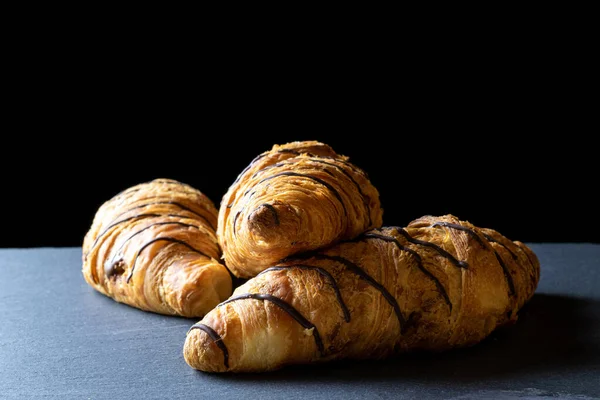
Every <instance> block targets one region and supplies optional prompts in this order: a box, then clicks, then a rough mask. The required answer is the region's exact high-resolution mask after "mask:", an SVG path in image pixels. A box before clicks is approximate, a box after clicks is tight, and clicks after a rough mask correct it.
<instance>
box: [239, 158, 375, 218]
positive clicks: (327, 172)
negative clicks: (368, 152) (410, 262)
mask: <svg viewBox="0 0 600 400" xmlns="http://www.w3.org/2000/svg"><path fill="white" fill-rule="evenodd" d="M308 160H309V161H311V162H314V163H319V164H324V165H328V166H331V167H334V168H335V169H337V170H338V171H340V172H341V173H342V174H344V175H345V176H346V177H347V178H348V179H350V181H351V182H352V183H353V184H354V186H355V187H356V189H357V191H358V193H359V194H360V196H361V198H362V202H363V205H364V206H365V210H366V211H367V215H368V217H369V224H368V225H367V227H369V226H371V224H372V223H373V220H372V219H371V210H370V207H369V202H368V201H367V196H366V195H365V193H364V192H363V191H362V189H361V187H360V185H359V184H358V182H356V180H355V179H354V178H353V177H352V175H350V174H349V173H348V171H346V170H345V169H344V168H342V167H340V166H339V165H336V164H334V163H332V162H328V161H324V160H323V159H322V157H319V156H315V155H311V157H310V158H309V159H308ZM331 160H332V161H339V162H341V161H342V160H339V159H335V158H332V159H331ZM294 164H295V162H293V161H292V162H280V163H277V164H273V165H269V166H267V167H265V168H263V169H261V170H259V171H256V172H255V173H254V175H252V178H254V177H256V176H257V175H258V174H259V173H262V172H264V171H267V170H269V169H271V168H276V167H283V166H285V165H294ZM298 169H300V168H298ZM320 171H323V172H325V173H326V174H328V175H329V176H332V177H334V178H335V175H334V174H333V173H332V172H331V171H329V170H328V169H326V168H323V169H320ZM250 190H251V189H248V190H247V191H246V192H245V193H244V195H246V194H248V192H249V191H250Z"/></svg>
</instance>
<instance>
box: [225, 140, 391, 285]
mask: <svg viewBox="0 0 600 400" xmlns="http://www.w3.org/2000/svg"><path fill="white" fill-rule="evenodd" d="M381 219H382V209H381V207H380V203H379V193H378V192H377V189H375V187H373V185H372V184H371V182H370V181H369V178H368V177H367V175H366V174H365V173H364V172H363V171H361V170H360V169H358V168H357V167H355V166H354V165H353V164H351V163H350V162H349V161H348V158H347V157H344V156H341V155H338V154H336V153H335V152H334V151H333V150H332V149H331V147H329V146H327V145H325V144H323V143H319V142H315V141H309V142H294V143H288V144H285V145H281V146H274V147H273V149H272V150H270V151H267V152H265V153H263V154H261V155H259V156H258V157H256V158H255V159H254V161H252V163H251V164H250V165H249V166H248V167H247V168H246V169H245V170H244V171H243V172H242V173H241V174H240V175H239V176H238V178H237V180H236V181H235V182H234V183H233V185H231V187H230V188H229V190H228V192H227V193H226V194H225V196H224V197H223V200H222V202H221V208H220V210H219V227H218V237H219V243H220V244H221V248H222V249H223V255H224V259H225V263H226V264H227V267H228V268H229V269H230V270H231V271H232V272H233V274H234V275H236V276H238V277H242V278H250V277H253V276H255V275H256V274H258V273H260V272H261V271H263V270H264V269H266V268H268V267H269V266H271V265H272V264H273V263H275V262H277V261H279V260H281V259H283V258H285V257H288V256H290V255H292V254H296V253H300V252H305V251H310V250H315V249H319V248H322V247H325V246H329V245H331V244H333V243H335V242H338V241H341V240H345V239H351V238H353V237H356V236H357V235H359V234H361V233H362V232H364V231H366V230H368V229H372V228H377V227H380V226H381Z"/></svg>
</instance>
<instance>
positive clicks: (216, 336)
mask: <svg viewBox="0 0 600 400" xmlns="http://www.w3.org/2000/svg"><path fill="white" fill-rule="evenodd" d="M193 329H200V330H201V331H203V332H205V333H206V334H207V335H208V336H209V337H210V338H211V339H212V341H213V342H215V344H216V345H217V347H219V349H221V351H222V352H223V364H225V368H229V351H228V350H227V346H225V343H223V338H222V337H221V336H220V335H219V334H218V333H217V332H215V330H214V329H213V328H211V327H210V326H208V325H204V324H202V323H200V322H198V323H195V324H194V325H192V327H191V328H190V330H189V331H188V332H187V333H188V334H189V333H190V332H191V331H192V330H193Z"/></svg>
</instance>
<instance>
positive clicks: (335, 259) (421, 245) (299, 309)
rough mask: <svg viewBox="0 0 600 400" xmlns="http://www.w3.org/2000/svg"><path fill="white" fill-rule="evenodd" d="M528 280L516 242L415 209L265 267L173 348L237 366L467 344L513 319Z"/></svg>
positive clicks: (526, 260)
mask: <svg viewBox="0 0 600 400" xmlns="http://www.w3.org/2000/svg"><path fill="white" fill-rule="evenodd" d="M538 280H539V262H538V260H537V257H536V256H535V254H534V253H533V252H532V251H531V250H530V249H529V248H528V247H527V246H525V245H524V244H522V243H520V242H512V241H510V240H508V239H506V238H505V237H504V236H502V235H500V234H499V233H498V232H496V231H493V230H490V229H481V228H477V227H475V226H473V225H471V224H470V223H468V222H464V221H460V220H458V219H457V218H455V217H453V216H450V215H448V216H444V217H437V218H436V217H423V218H420V219H418V220H416V221H413V222H412V223H410V224H409V225H408V227H406V228H396V227H387V228H382V229H375V230H371V231H369V232H366V233H365V234H363V235H361V236H359V237H357V238H356V239H354V240H352V241H347V242H343V243H341V244H338V245H336V246H334V247H332V248H329V249H326V250H321V251H318V252H316V251H315V252H311V253H307V254H304V255H300V256H296V257H294V258H288V259H287V260H284V261H282V262H280V263H278V264H274V265H273V266H272V267H271V268H269V269H267V270H265V271H264V272H262V273H261V274H259V275H258V276H256V277H255V278H253V279H251V280H249V281H248V282H246V283H245V284H244V285H243V286H241V287H239V288H237V289H236V291H235V292H234V294H233V296H232V297H231V298H229V299H228V300H226V301H224V302H223V303H221V304H220V305H218V306H217V307H216V308H215V309H214V310H212V311H211V312H210V313H208V314H207V315H206V316H205V317H204V319H202V320H201V321H200V322H199V323H197V324H195V325H194V326H193V327H192V328H191V329H190V331H189V332H188V335H187V338H186V342H185V347H184V356H185V359H186V361H187V363H188V364H189V365H190V366H192V367H193V368H196V369H199V370H203V371H212V372H223V371H234V372H242V371H265V370H272V369H276V368H279V367H281V366H283V365H286V364H294V363H309V362H317V361H328V360H334V359H341V358H359V359H360V358H382V357H386V356H390V355H393V354H397V353H401V352H406V351H413V350H443V349H448V348H452V347H460V346H468V345H472V344H475V343H477V342H479V341H481V340H482V339H483V338H485V337H486V336H487V335H488V334H489V333H490V332H492V331H493V330H494V329H495V328H496V327H498V326H500V325H503V324H506V323H508V322H511V321H515V320H516V319H517V312H518V311H519V309H520V308H521V307H522V306H523V304H524V303H525V302H526V301H527V300H528V299H529V298H530V297H531V296H532V295H533V292H534V290H535V288H536V286H537V282H538Z"/></svg>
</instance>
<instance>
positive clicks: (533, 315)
mask: <svg viewBox="0 0 600 400" xmlns="http://www.w3.org/2000/svg"><path fill="white" fill-rule="evenodd" d="M599 306H600V302H598V301H594V300H589V299H580V298H573V297H565V296H556V295H547V294H536V295H535V296H534V297H533V298H532V299H531V301H530V302H529V303H528V304H527V305H526V306H525V307H523V309H522V310H521V312H520V315H519V321H518V322H517V324H516V325H514V326H510V327H506V328H500V329H498V330H496V331H495V332H494V333H492V335H490V337H488V338H487V339H486V340H484V341H483V342H482V343H480V344H478V345H476V346H473V347H470V348H465V349H457V350H452V351H448V352H443V353H413V354H404V355H401V356H399V357H397V358H394V359H386V360H364V361H351V362H349V361H336V362H330V363H323V364H312V365H296V366H287V367H284V368H283V369H281V370H278V371H274V372H268V373H260V374H258V373H255V374H214V375H213V377H216V378H220V379H222V380H223V381H228V380H236V381H237V380H241V381H254V380H260V381H265V380H269V381H277V380H281V381H295V382H302V381H306V382H314V381H323V380H327V381H328V382H332V381H333V382H344V381H352V382H356V381H357V380H358V381H367V382H376V381H387V380H390V379H392V378H395V377H396V378H397V377H403V378H405V379H410V378H414V379H415V380H421V379H422V378H423V377H426V378H427V380H428V381H437V382H439V383H443V382H446V381H447V382H452V383H454V384H455V383H457V382H462V383H468V382H472V381H475V380H476V381H482V380H483V381H485V380H487V379H492V380H495V379H498V378H501V377H502V375H505V374H510V375H514V374H519V373H523V374H526V375H531V374H536V373H543V374H545V373H559V372H561V371H565V369H569V370H570V369H577V367H584V366H585V365H587V364H590V363H594V362H597V360H598V358H599V357H600V349H598V348H597V347H595V346H596V345H595V343H594V339H593V335H597V334H598V332H600V323H599V321H600V318H598V316H595V317H594V316H591V315H586V309H589V310H590V311H592V312H594V310H595V312H598V311H597V310H599V309H600V307H599ZM596 340H597V339H596ZM198 373H199V374H203V373H202V372H198Z"/></svg>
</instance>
